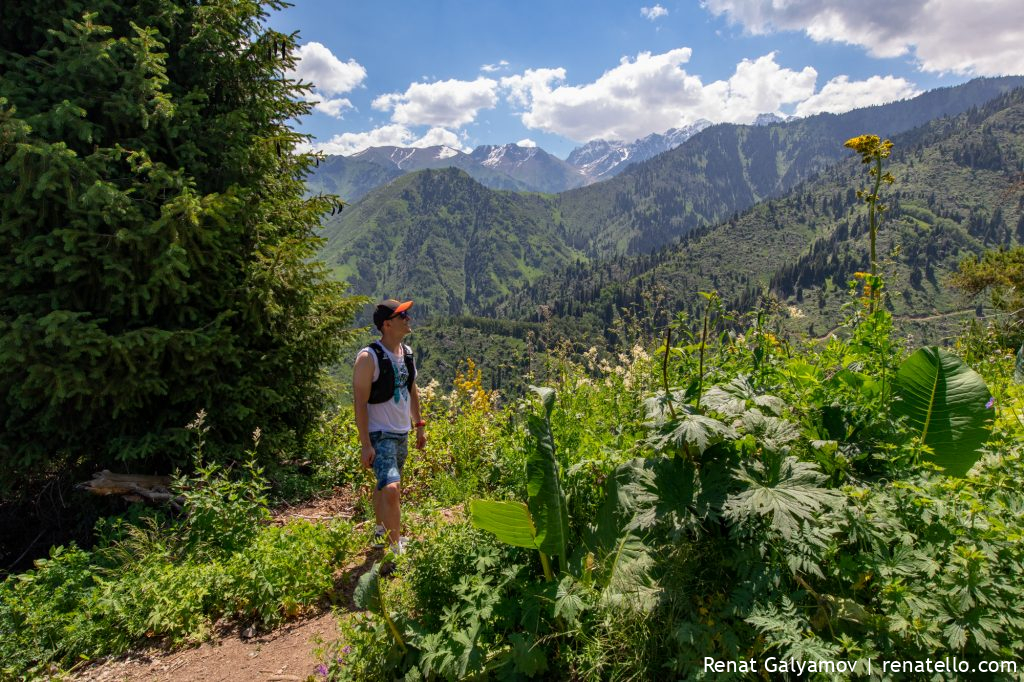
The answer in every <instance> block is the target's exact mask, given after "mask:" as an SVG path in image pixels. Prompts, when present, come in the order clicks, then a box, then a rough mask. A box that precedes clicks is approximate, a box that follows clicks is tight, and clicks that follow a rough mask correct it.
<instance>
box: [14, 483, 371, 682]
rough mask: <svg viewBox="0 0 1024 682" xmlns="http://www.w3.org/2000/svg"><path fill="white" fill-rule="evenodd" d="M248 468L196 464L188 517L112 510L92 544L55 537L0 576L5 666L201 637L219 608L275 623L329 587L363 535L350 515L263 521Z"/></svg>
mask: <svg viewBox="0 0 1024 682" xmlns="http://www.w3.org/2000/svg"><path fill="white" fill-rule="evenodd" d="M243 470H244V475H243V476H240V477H235V478H231V477H229V476H228V475H227V473H226V472H225V471H224V470H223V469H222V468H220V467H219V466H215V465H201V466H199V467H198V468H197V473H196V475H195V476H194V477H192V478H189V479H179V480H178V481H177V482H176V487H177V488H178V489H179V490H180V491H181V493H182V495H183V496H184V498H185V504H184V509H185V512H186V515H185V516H184V517H182V518H180V519H168V517H167V516H166V515H164V514H155V515H144V516H143V517H142V518H140V520H139V521H138V523H137V524H130V523H127V522H126V521H123V520H121V521H108V522H105V523H103V524H101V527H100V529H99V530H100V533H99V535H100V538H101V542H102V543H103V544H101V545H100V546H98V547H97V548H96V549H95V550H93V551H91V552H87V551H83V550H80V549H78V548H76V547H74V546H71V547H68V548H59V547H58V548H54V549H53V550H52V551H51V555H50V558H49V559H46V560H40V561H37V562H36V568H35V570H32V571H28V572H26V573H23V574H20V575H16V576H12V577H11V578H9V579H7V580H6V581H4V582H3V583H0V635H2V636H0V660H2V661H3V662H4V663H3V668H2V669H0V670H2V672H3V676H5V677H8V676H15V675H19V674H24V673H26V672H28V671H32V670H33V669H38V668H40V667H41V666H46V664H49V663H51V662H53V663H56V664H59V665H68V664H70V663H72V662H74V661H76V660H78V659H80V658H81V657H86V658H94V657H97V656H102V655H107V654H116V653H120V652H123V651H125V650H127V649H129V648H130V647H132V646H135V645H137V644H139V643H140V642H142V641H146V640H151V639H156V638H160V639H166V640H168V641H169V642H170V643H171V644H175V645H177V644H182V643H186V642H197V641H201V640H203V639H205V638H206V637H208V636H209V634H210V632H211V629H212V625H213V623H215V622H216V621H217V620H219V619H221V618H230V619H232V620H235V621H241V622H248V623H253V624H256V625H260V626H264V627H269V626H273V625H276V624H277V623H279V622H281V621H282V620H284V619H285V618H289V617H294V616H296V615H298V614H299V613H300V612H301V611H302V610H303V609H304V608H307V607H310V606H312V605H314V604H316V603H317V602H319V601H320V600H321V599H322V598H324V596H325V595H328V594H330V593H331V591H332V589H333V585H334V572H335V570H336V569H337V568H338V566H339V565H341V563H342V562H343V561H344V559H345V557H346V556H348V555H349V554H350V553H351V552H353V551H354V550H355V549H356V548H357V547H358V546H359V545H360V544H361V542H362V538H361V536H360V535H358V534H357V533H356V532H355V530H354V528H353V526H352V525H351V524H350V523H347V522H343V521H336V522H334V523H332V524H331V525H321V524H314V523H310V522H308V521H304V520H294V521H290V522H288V523H287V524H285V525H281V526H276V525H267V521H268V517H269V512H268V510H267V507H266V499H265V497H264V496H263V491H264V490H265V489H266V487H267V486H266V481H265V479H263V478H262V476H261V471H260V469H259V468H258V467H255V466H254V465H251V464H250V465H246V466H244V467H243Z"/></svg>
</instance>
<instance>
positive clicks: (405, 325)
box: [385, 310, 412, 334]
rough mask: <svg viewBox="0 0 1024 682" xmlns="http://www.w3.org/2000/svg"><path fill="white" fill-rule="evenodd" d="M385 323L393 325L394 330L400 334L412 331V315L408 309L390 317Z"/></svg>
mask: <svg viewBox="0 0 1024 682" xmlns="http://www.w3.org/2000/svg"><path fill="white" fill-rule="evenodd" d="M385 324H389V325H391V330H392V331H395V332H398V333H400V334H408V333H409V332H411V331H412V315H410V314H409V311H408V310H405V311H402V312H400V313H398V314H397V315H395V316H393V317H390V318H388V320H387V321H386V322H385Z"/></svg>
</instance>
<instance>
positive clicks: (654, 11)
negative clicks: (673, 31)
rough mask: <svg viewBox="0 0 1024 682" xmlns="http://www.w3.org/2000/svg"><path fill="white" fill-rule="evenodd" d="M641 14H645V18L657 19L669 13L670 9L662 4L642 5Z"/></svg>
mask: <svg viewBox="0 0 1024 682" xmlns="http://www.w3.org/2000/svg"><path fill="white" fill-rule="evenodd" d="M640 14H642V15H643V16H644V19H648V20H650V21H655V20H656V19H658V18H660V17H664V16H667V15H668V10H667V9H665V8H664V7H662V6H661V5H655V6H654V7H641V8H640Z"/></svg>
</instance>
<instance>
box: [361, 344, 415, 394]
mask: <svg viewBox="0 0 1024 682" xmlns="http://www.w3.org/2000/svg"><path fill="white" fill-rule="evenodd" d="M402 349H403V350H404V351H405V368H406V369H407V370H409V379H408V381H406V382H405V385H406V386H407V387H408V386H412V384H413V382H414V381H416V364H415V363H414V362H413V357H412V349H411V348H409V346H406V345H405V344H404V343H403V344H402ZM370 350H372V351H373V353H374V355H376V356H377V371H378V374H377V380H376V381H374V382H373V383H372V384H371V385H370V399H369V400H368V401H367V402H368V403H370V404H371V405H378V404H380V403H386V402H387V401H389V400H391V399H392V398H393V397H394V395H395V368H394V367H393V366H392V365H391V358H389V357H388V356H387V354H386V353H385V352H384V349H383V348H382V347H381V345H380V342H379V341H374V342H373V343H371V344H370Z"/></svg>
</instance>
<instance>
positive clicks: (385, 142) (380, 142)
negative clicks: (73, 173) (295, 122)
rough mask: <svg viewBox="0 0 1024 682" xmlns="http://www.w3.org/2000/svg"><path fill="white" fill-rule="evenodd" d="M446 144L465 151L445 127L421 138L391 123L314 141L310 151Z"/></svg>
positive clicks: (339, 152) (341, 151) (330, 151)
mask: <svg viewBox="0 0 1024 682" xmlns="http://www.w3.org/2000/svg"><path fill="white" fill-rule="evenodd" d="M435 145H447V146H449V147H453V148H455V149H459V150H462V151H468V150H467V149H466V148H465V146H464V145H463V144H462V140H460V139H459V136H458V135H457V134H455V133H453V132H452V131H450V130H446V129H445V128H431V129H430V130H429V131H427V133H426V134H424V135H422V136H421V137H416V134H415V133H413V132H412V131H411V130H409V129H408V128H406V127H405V126H403V125H398V124H391V125H386V126H381V127H379V128H374V129H373V130H369V131H367V132H363V133H342V134H341V135H335V136H334V137H332V138H331V139H329V140H327V141H326V142H314V143H313V145H312V148H313V149H314V150H316V151H319V152H323V153H324V154H344V155H346V156H348V155H351V154H355V153H356V152H359V151H362V150H364V149H366V148H368V147H388V146H395V147H433V146H435Z"/></svg>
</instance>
